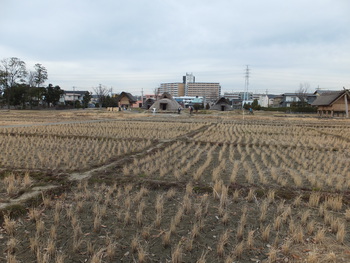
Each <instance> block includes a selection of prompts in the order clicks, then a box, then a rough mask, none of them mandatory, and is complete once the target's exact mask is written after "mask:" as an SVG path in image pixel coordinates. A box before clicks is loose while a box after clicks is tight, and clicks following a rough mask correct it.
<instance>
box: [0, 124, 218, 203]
mask: <svg viewBox="0 0 350 263" xmlns="http://www.w3.org/2000/svg"><path fill="white" fill-rule="evenodd" d="M98 121H101V120H93V121H91V120H90V121H81V122H77V121H72V122H66V123H86V122H98ZM105 121H115V120H105ZM56 124H63V123H62V122H61V123H46V124H33V125H22V127H28V126H35V125H41V126H42V125H56ZM211 125H215V124H209V125H206V126H203V127H201V128H199V129H197V130H194V131H191V132H189V133H186V134H184V135H181V136H178V137H176V138H173V139H166V140H160V141H159V142H158V143H157V144H156V145H151V146H150V147H148V148H145V149H144V150H143V151H142V152H138V153H135V154H132V155H128V156H127V157H124V158H121V159H119V160H117V161H115V162H112V163H108V164H106V165H103V166H100V167H97V168H94V169H92V170H88V171H84V172H74V173H71V174H70V175H69V176H68V180H69V181H80V180H84V179H88V178H90V177H91V176H93V175H97V174H99V173H101V172H103V173H104V172H106V171H108V170H110V169H113V167H116V166H118V165H123V164H125V163H127V162H129V161H130V160H132V159H134V158H135V157H137V156H141V155H144V154H148V153H150V152H152V151H154V150H156V149H161V148H162V147H163V146H164V145H166V144H168V143H172V142H176V141H179V140H187V139H188V138H190V137H192V136H194V135H196V134H197V133H200V132H202V131H204V130H205V129H207V128H208V127H209V126H211ZM11 126H12V125H11ZM15 127H20V126H17V125H15ZM58 187H59V186H58V185H45V186H38V187H33V188H32V189H31V190H30V191H27V192H25V193H24V194H22V195H21V196H19V197H17V198H15V199H10V200H9V201H8V202H0V210H3V209H7V208H8V207H10V206H12V205H18V204H20V203H22V202H25V201H26V200H29V199H31V198H35V197H37V196H39V195H40V194H42V193H43V192H45V191H47V190H52V189H55V188H58Z"/></svg>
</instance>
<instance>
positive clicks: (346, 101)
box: [344, 92, 349, 118]
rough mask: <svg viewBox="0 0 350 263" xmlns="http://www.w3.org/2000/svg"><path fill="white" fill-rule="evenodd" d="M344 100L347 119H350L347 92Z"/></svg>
mask: <svg viewBox="0 0 350 263" xmlns="http://www.w3.org/2000/svg"><path fill="white" fill-rule="evenodd" d="M344 100H345V115H346V118H349V106H348V96H347V94H346V92H345V94H344Z"/></svg>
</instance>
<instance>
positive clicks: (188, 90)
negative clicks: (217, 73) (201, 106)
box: [159, 73, 221, 102]
mask: <svg viewBox="0 0 350 263" xmlns="http://www.w3.org/2000/svg"><path fill="white" fill-rule="evenodd" d="M164 92H168V93H170V94H171V95H172V96H174V97H181V96H191V97H195V96H198V97H203V98H204V100H205V101H207V102H209V101H216V100H217V99H218V98H219V97H220V94H221V86H220V83H217V82H195V77H194V76H193V74H192V73H186V76H183V82H172V83H161V84H160V87H159V93H160V94H162V93H164Z"/></svg>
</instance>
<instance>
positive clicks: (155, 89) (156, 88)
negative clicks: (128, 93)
mask: <svg viewBox="0 0 350 263" xmlns="http://www.w3.org/2000/svg"><path fill="white" fill-rule="evenodd" d="M153 93H154V99H155V100H158V95H159V88H158V87H155V88H154V90H153Z"/></svg>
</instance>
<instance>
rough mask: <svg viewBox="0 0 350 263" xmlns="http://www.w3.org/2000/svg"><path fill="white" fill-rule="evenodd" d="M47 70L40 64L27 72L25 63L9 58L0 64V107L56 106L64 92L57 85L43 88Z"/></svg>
mask: <svg viewBox="0 0 350 263" xmlns="http://www.w3.org/2000/svg"><path fill="white" fill-rule="evenodd" d="M47 79H48V73H47V69H46V68H45V67H44V66H43V65H42V64H40V63H37V64H35V66H34V70H27V67H26V63H25V62H24V61H22V60H21V59H19V58H16V57H11V58H5V59H2V60H1V62H0V105H1V106H2V107H3V106H5V105H7V106H8V108H10V107H11V106H15V107H20V108H26V107H30V108H33V107H37V106H39V105H43V103H45V104H46V105H47V106H50V105H53V106H55V105H57V104H58V102H59V100H60V97H61V96H62V95H63V94H64V91H63V90H62V89H61V88H60V87H59V86H57V85H55V86H54V85H53V84H49V85H48V86H46V87H45V86H44V84H45V82H46V81H47Z"/></svg>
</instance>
